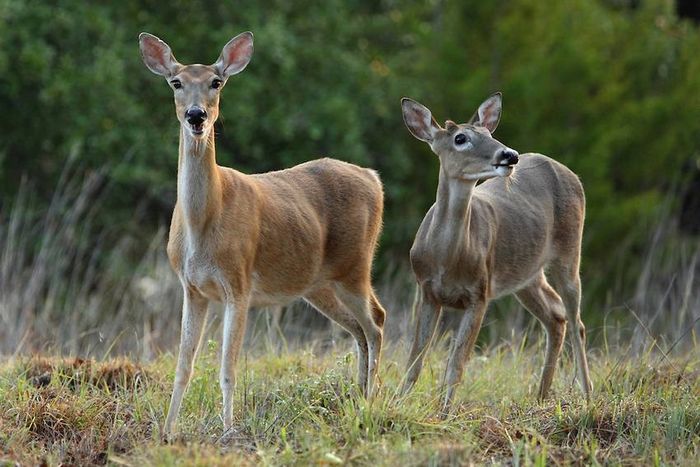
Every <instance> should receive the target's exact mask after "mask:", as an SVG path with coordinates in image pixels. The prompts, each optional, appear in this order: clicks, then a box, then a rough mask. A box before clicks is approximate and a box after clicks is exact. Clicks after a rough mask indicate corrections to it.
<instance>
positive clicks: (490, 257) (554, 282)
mask: <svg viewBox="0 0 700 467" xmlns="http://www.w3.org/2000/svg"><path fill="white" fill-rule="evenodd" d="M401 106H402V110H403V118H404V122H405V123H406V126H407V127H408V129H409V131H410V132H411V134H413V136H415V137H416V138H418V139H419V140H421V141H424V142H426V143H428V145H429V146H430V148H431V150H432V151H433V152H434V153H435V154H436V155H437V156H438V159H439V160H440V172H439V179H438V188H437V197H436V200H435V204H433V206H432V207H431V208H430V210H429V211H428V213H427V214H426V216H425V218H424V219H423V222H422V223H421V225H420V228H419V229H418V233H417V234H416V238H415V241H414V243H413V247H412V248H411V266H412V268H413V272H414V274H415V276H416V279H417V281H418V287H419V292H418V300H417V303H416V310H417V323H416V332H415V337H414V340H413V345H412V348H411V351H410V356H409V359H408V368H407V374H406V379H405V381H404V386H403V390H404V392H407V391H408V390H410V389H411V387H412V386H413V385H414V383H415V382H416V380H417V378H418V375H419V374H420V371H421V367H422V365H423V359H424V357H425V353H426V351H427V349H428V348H429V346H430V341H431V340H432V338H433V334H434V333H435V329H436V327H437V324H438V321H439V318H440V315H441V313H442V310H443V309H448V310H454V311H458V312H461V313H463V314H464V316H463V317H462V319H461V323H460V325H459V327H458V329H457V330H456V331H455V333H454V335H453V339H452V348H451V350H450V355H449V359H448V362H447V368H446V372H445V381H444V384H445V390H446V392H445V398H444V402H443V413H447V412H448V411H449V409H450V407H451V404H452V400H453V397H454V392H455V388H456V386H457V385H458V384H459V382H460V381H461V379H462V373H463V371H464V366H465V364H466V361H467V360H468V358H469V354H470V353H471V351H472V349H473V347H474V344H475V341H476V338H477V335H478V333H479V329H480V327H481V323H482V320H483V318H484V314H485V312H486V307H487V305H488V303H489V302H490V301H491V300H493V299H496V298H499V297H502V296H504V295H507V294H515V296H516V297H517V299H518V300H519V301H520V303H521V304H522V305H523V306H524V307H525V308H526V309H527V310H528V311H529V312H530V313H532V314H533V315H534V316H535V317H536V318H537V319H538V320H539V321H540V322H541V324H542V326H543V327H544V329H545V331H546V335H547V347H546V355H545V362H544V368H543V370H542V376H541V381H540V386H539V393H538V394H539V397H540V398H544V397H545V396H546V395H547V392H548V391H549V388H550V386H551V384H552V378H553V376H554V370H555V368H556V364H557V360H558V359H559V354H560V352H561V348H562V344H563V342H564V334H565V330H566V325H567V322H568V324H569V329H570V337H571V340H572V345H573V349H574V354H575V357H576V361H577V367H578V378H579V382H580V384H581V387H582V389H583V392H584V393H585V395H586V396H587V397H590V392H591V390H592V387H591V382H590V377H589V372H588V363H587V361H586V350H585V328H584V325H583V322H582V321H581V319H580V310H579V307H580V300H581V282H580V279H579V262H580V253H581V236H582V232H583V221H584V212H585V199H584V193H583V187H582V186H581V182H580V181H579V179H578V177H577V176H576V175H575V174H574V173H573V172H572V171H571V170H569V169H568V168H567V167H565V166H564V165H562V164H560V163H558V162H556V161H554V160H552V159H550V158H548V157H546V156H543V155H541V154H522V155H520V154H518V153H517V152H516V151H514V150H513V149H510V148H508V147H507V146H505V145H504V144H502V143H501V142H499V141H497V140H496V139H494V138H493V137H492V136H491V134H492V133H493V132H494V130H495V129H496V126H497V125H498V122H499V120H500V116H501V94H500V93H496V94H494V95H492V96H491V97H489V98H488V99H486V101H484V102H483V103H482V104H481V106H479V108H478V110H477V111H476V113H475V114H474V116H473V117H472V118H471V119H470V120H469V122H468V123H465V124H461V125H458V124H456V123H454V122H452V121H450V120H448V121H447V122H446V124H445V128H442V127H440V125H439V124H438V123H437V122H436V121H435V119H434V118H433V117H432V114H431V112H430V110H428V109H427V108H426V107H425V106H423V105H421V104H419V103H418V102H416V101H413V100H411V99H408V98H404V99H402V101H401ZM516 164H517V165H516ZM509 177H510V179H509ZM480 180H485V181H484V182H483V183H481V184H479V185H477V182H478V181H480ZM545 272H546V274H545Z"/></svg>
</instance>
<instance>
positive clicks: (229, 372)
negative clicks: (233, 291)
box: [219, 294, 249, 431]
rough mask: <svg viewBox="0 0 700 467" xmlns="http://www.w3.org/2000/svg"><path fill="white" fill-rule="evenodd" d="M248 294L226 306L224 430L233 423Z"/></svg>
mask: <svg viewBox="0 0 700 467" xmlns="http://www.w3.org/2000/svg"><path fill="white" fill-rule="evenodd" d="M248 303H249V297H248V295H247V294H240V295H239V296H238V297H232V298H231V299H229V300H227V302H226V304H225V306H224V319H223V331H222V334H223V336H222V337H223V339H222V340H223V343H222V346H221V370H220V373H219V385H220V386H221V394H222V397H223V413H222V417H223V420H224V431H227V430H229V429H230V428H231V426H232V425H233V391H234V389H235V387H236V363H237V362H238V355H239V354H240V352H241V347H243V339H244V337H245V330H246V321H247V319H248Z"/></svg>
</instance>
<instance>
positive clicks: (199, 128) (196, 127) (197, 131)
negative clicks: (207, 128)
mask: <svg viewBox="0 0 700 467" xmlns="http://www.w3.org/2000/svg"><path fill="white" fill-rule="evenodd" d="M190 129H191V130H192V134H194V135H201V134H203V133H204V123H197V124H191V125H190Z"/></svg>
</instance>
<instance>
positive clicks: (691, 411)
mask: <svg viewBox="0 0 700 467" xmlns="http://www.w3.org/2000/svg"><path fill="white" fill-rule="evenodd" d="M206 347H207V348H205V349H204V350H203V355H202V356H201V357H200V359H199V361H198V364H197V370H196V373H195V377H194V379H193V381H192V384H191V386H190V389H189V392H188V394H187V396H186V399H185V403H184V405H183V411H182V413H181V417H180V424H179V435H178V437H177V438H176V439H175V440H174V441H173V442H172V443H170V444H164V443H162V442H161V441H160V425H161V424H162V422H163V419H164V415H165V411H166V409H167V403H168V398H169V394H170V389H171V381H172V376H173V371H174V363H175V361H174V360H175V359H174V357H173V356H171V355H164V356H161V357H159V358H157V359H156V360H154V361H153V362H151V363H149V364H146V365H144V366H141V365H138V364H135V363H132V362H130V361H128V360H126V359H117V360H108V361H92V360H80V359H61V358H56V357H31V358H30V357H18V358H13V359H9V360H6V361H5V362H4V363H3V364H2V366H1V367H0V465H2V464H10V465H12V464H13V463H19V464H23V465H26V464H34V465H38V464H49V465H58V464H80V465H85V464H105V463H109V464H113V465H144V464H150V465H240V464H259V463H260V464H269V465H288V464H291V465H308V464H317V465H318V464H321V465H333V464H354V465H463V464H471V463H475V464H492V463H495V464H512V465H545V464H546V465H568V464H574V465H576V464H598V463H599V464H619V465H640V464H647V465H652V464H653V465H668V464H671V465H692V464H697V462H698V459H699V458H700V404H699V403H698V402H699V400H700V399H699V396H698V395H699V394H700V356H699V355H698V353H697V352H694V353H691V354H687V355H686V356H685V357H682V356H676V357H674V358H672V359H671V358H665V357H663V356H662V355H657V354H648V355H646V356H644V357H641V358H633V359H632V358H627V357H626V356H625V355H624V353H620V354H619V355H616V354H612V353H603V352H591V369H592V372H593V378H594V385H595V396H594V399H593V400H592V402H591V403H590V404H588V403H586V402H585V400H584V399H583V398H582V397H581V396H580V393H579V391H578V388H577V387H573V386H572V375H573V369H572V365H571V361H570V359H569V358H564V359H563V363H562V364H561V366H560V368H559V372H558V374H557V377H556V380H555V385H554V395H553V396H552V397H551V398H550V399H549V400H547V401H545V402H542V403H539V402H537V401H536V400H535V397H534V394H535V391H536V387H537V383H538V374H539V364H540V362H541V358H542V357H541V353H542V352H541V350H542V348H541V343H540V344H533V345H529V346H526V345H524V344H510V345H509V344H503V345H501V346H498V347H494V348H490V349H483V350H482V351H481V352H478V353H477V356H476V357H475V358H474V359H473V360H472V361H471V362H470V364H469V366H468V370H467V372H466V377H465V381H464V384H463V385H462V386H461V387H460V390H459V392H458V396H457V400H456V402H457V404H456V409H455V411H454V413H453V414H452V415H451V416H449V417H448V418H447V419H445V420H442V419H440V418H439V417H437V416H436V412H437V408H438V403H439V397H440V391H439V382H440V378H441V376H442V371H443V361H444V358H445V355H446V352H445V350H444V349H443V350H441V348H443V347H444V345H441V346H439V348H438V349H436V350H435V351H434V352H433V353H432V354H431V356H430V358H429V361H428V362H427V365H426V367H425V370H424V372H423V374H422V376H421V379H420V380H419V383H418V385H417V387H416V389H415V390H414V392H413V393H411V394H409V395H408V396H406V397H402V396H399V395H398V394H397V393H396V389H397V388H398V387H399V385H400V382H401V376H402V374H403V358H404V357H403V347H400V346H393V347H392V346H390V347H389V348H388V349H387V351H386V352H385V355H384V361H383V364H382V370H381V384H380V386H381V389H380V392H379V394H378V396H377V397H376V398H375V399H374V400H373V401H372V402H367V401H365V400H363V399H362V398H361V397H358V395H357V393H356V388H355V386H354V384H353V381H354V378H355V362H354V360H355V357H354V354H353V353H352V352H351V351H350V350H348V348H349V347H347V346H346V343H342V344H340V345H338V346H336V347H335V348H333V349H331V350H328V349H325V350H324V349H321V348H314V347H308V348H307V349H306V350H299V351H293V352H282V353H281V354H277V353H275V352H272V351H266V352H261V351H259V352H255V351H251V352H249V353H248V356H247V357H246V358H245V359H244V360H242V361H241V364H240V365H239V383H238V390H237V395H236V402H237V403H236V406H235V409H234V410H235V430H233V431H232V432H230V433H222V424H221V420H220V418H219V410H220V392H219V388H218V383H217V381H218V363H217V354H218V345H217V343H216V342H215V341H209V342H208V344H207V345H206Z"/></svg>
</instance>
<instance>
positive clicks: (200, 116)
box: [185, 107, 207, 125]
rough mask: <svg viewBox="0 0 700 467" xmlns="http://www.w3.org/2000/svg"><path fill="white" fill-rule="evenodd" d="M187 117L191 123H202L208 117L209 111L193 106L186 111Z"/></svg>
mask: <svg viewBox="0 0 700 467" xmlns="http://www.w3.org/2000/svg"><path fill="white" fill-rule="evenodd" d="M185 119H186V120H187V123H189V124H190V125H201V124H202V122H203V121H204V120H206V119H207V113H206V112H205V111H204V109H200V108H199V107H192V108H191V109H190V110H188V111H187V112H185Z"/></svg>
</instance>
